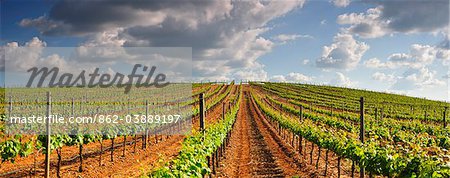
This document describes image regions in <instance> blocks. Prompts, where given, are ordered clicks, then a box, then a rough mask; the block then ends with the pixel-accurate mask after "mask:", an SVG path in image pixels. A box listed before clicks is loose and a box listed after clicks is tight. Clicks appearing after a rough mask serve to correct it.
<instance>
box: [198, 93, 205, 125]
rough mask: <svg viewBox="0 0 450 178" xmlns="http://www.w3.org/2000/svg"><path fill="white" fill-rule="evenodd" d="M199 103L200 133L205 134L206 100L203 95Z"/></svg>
mask: <svg viewBox="0 0 450 178" xmlns="http://www.w3.org/2000/svg"><path fill="white" fill-rule="evenodd" d="M199 101H200V131H202V132H203V131H204V130H205V98H204V94H203V93H200V96H199Z"/></svg>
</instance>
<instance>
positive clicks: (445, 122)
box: [443, 106, 448, 128]
mask: <svg viewBox="0 0 450 178" xmlns="http://www.w3.org/2000/svg"><path fill="white" fill-rule="evenodd" d="M447 108H448V107H447V106H446V107H445V108H444V115H443V117H444V128H446V127H447V121H446V119H447V118H446V117H445V114H446V113H447Z"/></svg>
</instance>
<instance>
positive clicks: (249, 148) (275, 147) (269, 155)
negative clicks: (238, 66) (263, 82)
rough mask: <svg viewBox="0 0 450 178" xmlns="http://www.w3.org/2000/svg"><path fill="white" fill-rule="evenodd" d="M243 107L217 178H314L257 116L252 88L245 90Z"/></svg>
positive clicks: (293, 152)
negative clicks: (250, 91)
mask: <svg viewBox="0 0 450 178" xmlns="http://www.w3.org/2000/svg"><path fill="white" fill-rule="evenodd" d="M240 108H241V110H240V111H239V114H238V120H237V122H236V126H235V129H234V130H233V132H232V136H231V141H230V145H229V147H228V149H227V150H226V153H225V159H224V160H223V161H222V162H221V163H220V167H219V169H218V173H217V176H218V177H292V176H299V177H315V172H314V171H311V170H309V168H307V167H305V166H302V164H301V163H300V162H298V161H297V157H298V155H297V154H296V153H295V151H293V148H292V147H290V146H287V145H285V144H284V143H283V142H282V141H281V138H280V137H279V136H278V135H277V134H276V131H275V130H274V129H273V128H271V127H270V126H269V125H268V124H269V123H268V122H267V121H265V120H264V119H263V118H262V115H261V113H258V111H257V109H256V107H255V105H254V103H253V102H252V100H251V96H250V93H249V87H245V88H244V100H243V102H242V103H241V106H240Z"/></svg>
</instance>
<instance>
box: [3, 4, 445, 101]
mask: <svg viewBox="0 0 450 178" xmlns="http://www.w3.org/2000/svg"><path fill="white" fill-rule="evenodd" d="M140 3H141V4H138V5H137V1H134V2H133V1H126V2H125V1H96V2H95V3H92V2H88V1H80V2H75V1H68V2H64V1H11V0H6V1H2V2H1V33H0V34H1V36H0V40H1V41H0V44H1V45H2V46H8V45H11V44H12V43H13V42H17V46H27V44H26V43H27V42H28V43H29V44H31V43H32V42H33V44H39V45H43V46H47V47H79V46H114V47H117V46H119V47H130V46H151V47H155V46H164V47H172V46H173V47H181V46H182V47H192V53H193V66H192V67H193V68H192V69H193V75H194V79H195V80H233V79H235V80H241V79H243V80H264V81H282V82H303V83H319V84H329V85H337V86H346V87H354V88H364V89H370V90H376V91H386V92H394V93H402V94H408V95H412V96H419V97H427V98H432V99H439V100H448V97H447V96H448V90H447V88H448V87H447V79H446V78H444V77H443V76H445V75H447V72H448V69H447V68H448V64H449V62H450V52H449V51H448V34H449V30H448V29H449V22H448V21H449V19H448V16H449V3H448V1H445V0H432V1H397V0H392V1H379V2H375V1H365V0H363V1H353V2H350V1H348V0H331V1H304V0H298V1H294V0H288V1H281V2H280V1H279V2H276V1H263V2H259V1H238V2H236V1H233V2H229V1H200V3H198V1H169V2H165V1H161V2H158V1H157V2H150V1H148V2H145V1H144V2H140ZM34 37H37V38H34Z"/></svg>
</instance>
